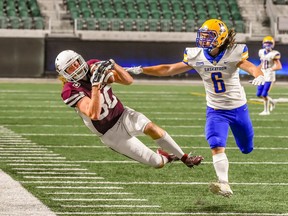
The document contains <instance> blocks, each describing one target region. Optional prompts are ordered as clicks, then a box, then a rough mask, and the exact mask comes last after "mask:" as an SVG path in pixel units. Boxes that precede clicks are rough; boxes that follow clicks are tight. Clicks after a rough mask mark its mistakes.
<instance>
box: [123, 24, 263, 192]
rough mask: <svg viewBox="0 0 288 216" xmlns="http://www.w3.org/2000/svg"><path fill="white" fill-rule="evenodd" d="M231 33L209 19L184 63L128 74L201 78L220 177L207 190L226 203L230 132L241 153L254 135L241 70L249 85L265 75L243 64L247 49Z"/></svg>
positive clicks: (208, 133)
mask: <svg viewBox="0 0 288 216" xmlns="http://www.w3.org/2000/svg"><path fill="white" fill-rule="evenodd" d="M235 35H236V33H235V31H234V30H233V29H230V30H228V28H227V26H226V24H225V23H224V22H222V21H221V20H218V19H210V20H207V21H205V22H204V23H203V25H202V26H201V28H200V29H199V30H198V33H197V38H196V43H197V47H195V48H186V49H185V51H184V59H183V61H181V62H178V63H174V64H162V65H156V66H150V67H143V68H142V67H140V66H139V67H132V68H127V69H126V70H127V71H128V72H130V73H134V74H139V73H144V74H148V75H155V76H171V75H175V74H180V73H183V72H186V71H189V70H191V69H193V68H194V69H195V70H196V71H197V72H198V73H199V75H200V76H201V78H202V80H203V83H204V87H205V91H206V100H207V111H206V126H205V133H206V139H207V141H208V143H209V145H210V148H211V150H212V158H213V166H214V169H215V171H216V175H217V177H218V179H217V180H218V181H217V182H212V183H211V184H210V190H211V191H212V192H213V193H215V194H218V195H222V196H225V197H230V196H232V194H233V192H232V190H231V188H230V185H229V181H228V168H229V163H228V159H227V156H226V153H225V148H226V145H227V143H226V142H227V138H228V130H229V127H230V129H231V131H232V133H233V135H234V138H235V141H236V144H237V146H238V148H239V149H240V151H241V152H242V153H244V154H248V153H250V152H251V151H252V150H253V137H254V130H253V126H252V122H251V119H250V116H249V111H248V107H247V104H246V103H247V99H246V95H245V91H244V88H243V87H242V86H241V83H240V79H239V69H238V68H241V69H243V70H245V71H247V72H248V73H249V74H250V75H252V76H254V77H255V78H254V80H253V81H252V84H254V85H260V84H262V83H264V76H263V72H262V71H261V70H260V69H259V68H257V66H255V65H254V64H252V63H251V62H249V61H248V60H247V58H248V48H247V46H246V45H245V44H236V43H235Z"/></svg>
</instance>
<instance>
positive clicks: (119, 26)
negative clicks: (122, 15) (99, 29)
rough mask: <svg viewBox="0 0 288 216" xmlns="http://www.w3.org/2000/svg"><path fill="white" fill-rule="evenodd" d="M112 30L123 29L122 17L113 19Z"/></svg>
mask: <svg viewBox="0 0 288 216" xmlns="http://www.w3.org/2000/svg"><path fill="white" fill-rule="evenodd" d="M111 30H112V31H120V30H123V22H122V20H121V19H111Z"/></svg>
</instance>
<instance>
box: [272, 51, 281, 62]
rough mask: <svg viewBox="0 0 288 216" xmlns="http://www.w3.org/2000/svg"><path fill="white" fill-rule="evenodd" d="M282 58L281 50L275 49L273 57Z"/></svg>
mask: <svg viewBox="0 0 288 216" xmlns="http://www.w3.org/2000/svg"><path fill="white" fill-rule="evenodd" d="M280 58H281V54H280V52H278V51H276V50H274V56H273V59H276V60H279V59H280Z"/></svg>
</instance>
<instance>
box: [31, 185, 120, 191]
mask: <svg viewBox="0 0 288 216" xmlns="http://www.w3.org/2000/svg"><path fill="white" fill-rule="evenodd" d="M36 188H41V189H89V190H90V189H97V190H98V189H99V190H102V189H105V190H106V189H107V190H122V189H124V188H123V187H92V186H90V187H89V186H78V187H77V186H76V187H75V186H36Z"/></svg>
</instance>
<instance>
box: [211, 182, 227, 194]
mask: <svg viewBox="0 0 288 216" xmlns="http://www.w3.org/2000/svg"><path fill="white" fill-rule="evenodd" d="M209 189H210V191H211V192H212V193H214V194H217V195H220V196H224V197H231V196H232V195H233V191H232V190H231V188H230V186H229V184H228V183H220V182H212V183H211V184H210V185H209Z"/></svg>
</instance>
